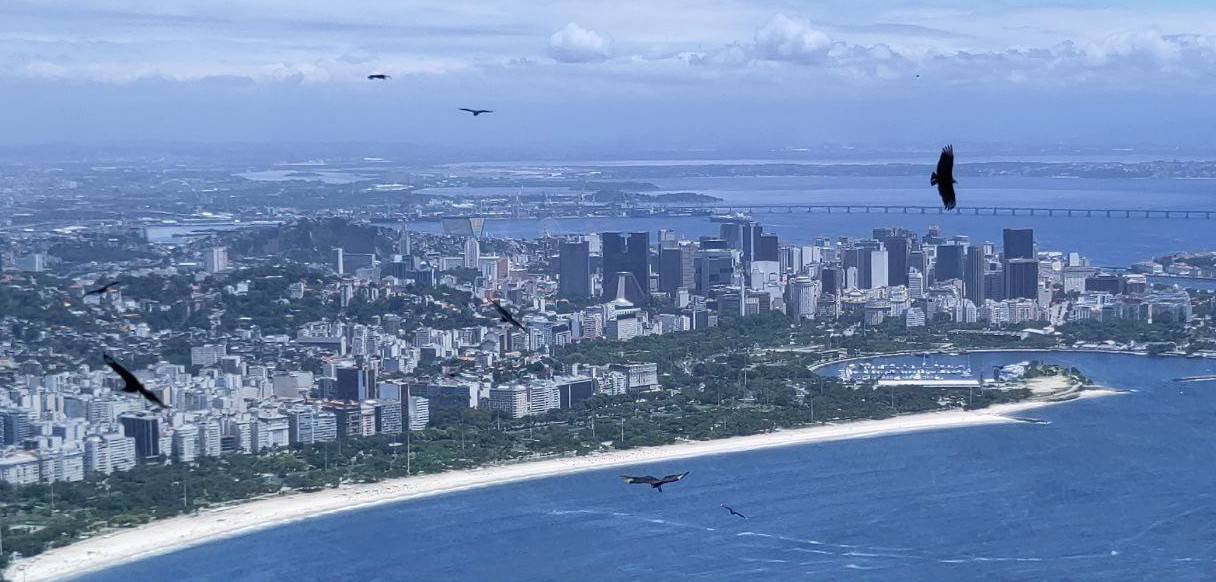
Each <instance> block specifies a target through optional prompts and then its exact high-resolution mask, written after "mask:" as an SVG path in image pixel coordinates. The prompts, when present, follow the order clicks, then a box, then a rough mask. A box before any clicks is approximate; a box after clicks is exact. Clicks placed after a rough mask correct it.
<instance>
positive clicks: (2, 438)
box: [0, 408, 33, 445]
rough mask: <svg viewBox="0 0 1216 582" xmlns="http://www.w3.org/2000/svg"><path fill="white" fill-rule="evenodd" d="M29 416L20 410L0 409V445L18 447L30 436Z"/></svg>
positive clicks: (30, 424)
mask: <svg viewBox="0 0 1216 582" xmlns="http://www.w3.org/2000/svg"><path fill="white" fill-rule="evenodd" d="M31 427H32V423H31V422H30V415H29V413H28V412H26V411H25V410H24V409H21V408H4V409H0V445H20V444H21V441H23V440H25V439H26V437H28V436H30V433H31V431H32V430H33V429H32V428H31Z"/></svg>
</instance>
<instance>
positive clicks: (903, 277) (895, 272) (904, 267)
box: [875, 229, 919, 287]
mask: <svg viewBox="0 0 1216 582" xmlns="http://www.w3.org/2000/svg"><path fill="white" fill-rule="evenodd" d="M878 230H879V229H875V231H876V232H877V231H878ZM881 240H882V244H883V246H884V247H885V248H886V249H887V278H888V281H887V284H888V285H890V286H892V287H896V286H899V285H907V284H908V254H909V253H910V252H911V250H912V241H911V240H910V239H908V237H906V236H887V237H885V238H882V239H881ZM918 270H919V269H918Z"/></svg>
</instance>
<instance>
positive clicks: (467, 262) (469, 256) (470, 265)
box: [464, 237, 481, 269]
mask: <svg viewBox="0 0 1216 582" xmlns="http://www.w3.org/2000/svg"><path fill="white" fill-rule="evenodd" d="M480 260H481V245H480V244H478V243H477V239H476V238H473V237H469V238H467V239H465V240H464V268H466V269H476V268H477V263H478V261H480Z"/></svg>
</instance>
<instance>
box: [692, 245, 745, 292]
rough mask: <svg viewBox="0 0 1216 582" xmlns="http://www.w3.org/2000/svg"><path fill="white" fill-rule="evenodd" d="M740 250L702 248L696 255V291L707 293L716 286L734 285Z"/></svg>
mask: <svg viewBox="0 0 1216 582" xmlns="http://www.w3.org/2000/svg"><path fill="white" fill-rule="evenodd" d="M737 257H738V251H732V250H729V249H712V250H706V249H701V251H700V253H698V256H697V257H696V259H695V261H694V264H695V265H696V281H697V285H696V292H697V295H706V294H708V292H709V291H710V290H711V289H713V288H714V287H717V286H720V285H733V284H734V280H735V268H736V266H737V263H738V259H737Z"/></svg>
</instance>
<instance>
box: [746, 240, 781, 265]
mask: <svg viewBox="0 0 1216 582" xmlns="http://www.w3.org/2000/svg"><path fill="white" fill-rule="evenodd" d="M779 246H780V245H779V244H778V243H777V235H775V234H761V235H760V236H758V237H756V253H755V256H754V257H753V260H756V261H773V262H776V261H777V259H778V258H779V257H778V255H779V254H780V251H779V250H778V248H779Z"/></svg>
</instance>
